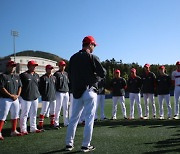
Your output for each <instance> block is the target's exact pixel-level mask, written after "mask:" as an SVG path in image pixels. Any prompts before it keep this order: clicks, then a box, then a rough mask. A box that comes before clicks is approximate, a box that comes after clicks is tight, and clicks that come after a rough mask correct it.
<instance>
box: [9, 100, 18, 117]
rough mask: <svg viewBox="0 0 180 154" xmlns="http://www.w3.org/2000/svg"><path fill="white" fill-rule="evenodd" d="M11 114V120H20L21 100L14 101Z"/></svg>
mask: <svg viewBox="0 0 180 154" xmlns="http://www.w3.org/2000/svg"><path fill="white" fill-rule="evenodd" d="M10 112H11V119H17V118H19V99H18V98H17V99H16V100H15V101H12V104H11V107H10Z"/></svg>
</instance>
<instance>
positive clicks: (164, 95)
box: [156, 74, 172, 119]
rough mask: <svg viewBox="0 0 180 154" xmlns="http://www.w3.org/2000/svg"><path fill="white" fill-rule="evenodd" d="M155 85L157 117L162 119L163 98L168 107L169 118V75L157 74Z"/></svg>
mask: <svg viewBox="0 0 180 154" xmlns="http://www.w3.org/2000/svg"><path fill="white" fill-rule="evenodd" d="M156 86H157V95H158V101H159V116H160V117H159V118H160V119H164V109H163V100H165V101H166V104H167V108H168V119H170V118H171V116H172V108H171V102H170V87H171V77H170V76H168V75H167V74H164V75H159V76H157V79H156Z"/></svg>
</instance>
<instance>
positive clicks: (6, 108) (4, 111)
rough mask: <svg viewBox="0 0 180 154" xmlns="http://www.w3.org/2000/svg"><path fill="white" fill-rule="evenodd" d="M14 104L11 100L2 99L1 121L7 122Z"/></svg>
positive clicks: (0, 101)
mask: <svg viewBox="0 0 180 154" xmlns="http://www.w3.org/2000/svg"><path fill="white" fill-rule="evenodd" d="M12 102H13V100H12V99H10V98H0V120H3V121H5V120H6V118H7V115H8V113H9V110H10V107H11V104H12Z"/></svg>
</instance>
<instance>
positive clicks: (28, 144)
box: [0, 97, 180, 154]
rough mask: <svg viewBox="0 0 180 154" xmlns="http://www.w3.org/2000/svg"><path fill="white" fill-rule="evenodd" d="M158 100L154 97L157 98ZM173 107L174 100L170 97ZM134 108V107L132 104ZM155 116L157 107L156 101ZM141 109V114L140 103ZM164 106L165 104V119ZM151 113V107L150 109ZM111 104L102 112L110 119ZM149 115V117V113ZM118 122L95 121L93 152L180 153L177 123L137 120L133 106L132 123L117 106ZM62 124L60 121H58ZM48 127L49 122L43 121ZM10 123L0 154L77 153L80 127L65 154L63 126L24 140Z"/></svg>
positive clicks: (4, 132)
mask: <svg viewBox="0 0 180 154" xmlns="http://www.w3.org/2000/svg"><path fill="white" fill-rule="evenodd" d="M156 99H157V98H156ZM171 101H172V108H173V109H174V105H173V97H172V98H171ZM135 105H136V104H135ZM156 106H157V115H158V113H159V107H158V103H157V100H156ZM126 107H127V114H128V115H129V99H126ZM142 107H143V111H144V106H143V101H142ZM166 108H167V107H166V105H164V109H165V115H166V116H167V109H166ZM150 111H151V108H150ZM111 112H112V101H111V100H110V99H108V100H106V106H105V113H106V116H107V117H108V118H111ZM150 113H151V116H152V112H150ZM117 115H118V116H117V118H118V119H117V120H113V121H112V120H107V121H98V122H96V123H95V126H94V132H93V139H92V145H95V146H96V150H95V151H94V152H93V153H97V154H104V153H107V154H108V153H109V154H114V153H117V154H119V153H123V154H128V153H130V154H131V153H133V154H140V153H142V154H151V153H173V154H174V153H179V152H180V120H158V119H150V120H139V119H138V113H137V107H136V106H135V118H136V119H135V120H124V119H122V117H123V116H122V113H121V107H120V105H119V104H118V113H117ZM61 122H62V120H61ZM45 123H46V126H45V127H46V128H48V124H49V119H45ZM10 127H11V125H10V121H9V119H8V121H7V124H6V125H5V126H4V129H3V132H2V133H3V135H4V137H5V140H4V141H0V153H1V154H4V153H8V154H10V153H27V154H28V153H29V154H30V153H31V154H33V153H40V154H48V153H52V154H58V153H79V152H80V147H81V142H82V135H83V127H82V126H78V128H77V131H76V137H75V149H74V150H73V151H72V152H65V151H64V147H65V135H66V127H63V128H62V129H60V130H46V131H45V132H43V133H40V134H29V135H27V136H23V137H10V135H9V134H10Z"/></svg>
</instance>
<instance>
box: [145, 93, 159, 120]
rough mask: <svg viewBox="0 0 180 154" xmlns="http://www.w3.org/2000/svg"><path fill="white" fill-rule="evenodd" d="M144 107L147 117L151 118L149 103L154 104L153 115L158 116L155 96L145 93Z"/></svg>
mask: <svg viewBox="0 0 180 154" xmlns="http://www.w3.org/2000/svg"><path fill="white" fill-rule="evenodd" d="M143 98H144V105H145V116H146V117H149V101H150V102H151V103H152V114H153V116H156V104H155V99H154V94H150V93H144V94H143Z"/></svg>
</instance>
